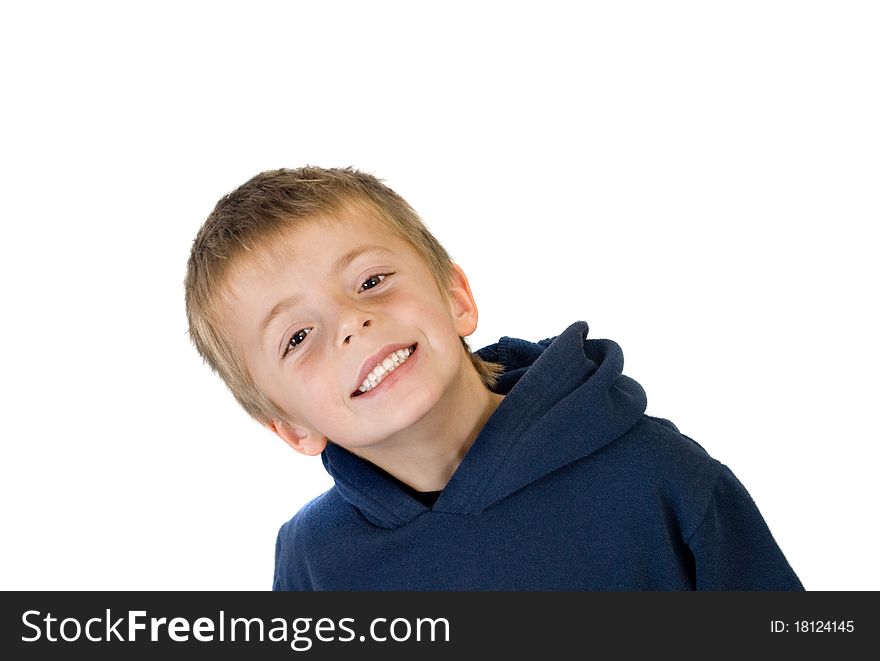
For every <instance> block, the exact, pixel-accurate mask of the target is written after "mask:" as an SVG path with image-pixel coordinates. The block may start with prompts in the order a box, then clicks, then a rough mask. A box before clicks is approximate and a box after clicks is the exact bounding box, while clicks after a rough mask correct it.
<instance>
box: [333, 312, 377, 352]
mask: <svg viewBox="0 0 880 661" xmlns="http://www.w3.org/2000/svg"><path fill="white" fill-rule="evenodd" d="M372 323H373V318H372V315H370V314H369V313H368V312H367V311H366V310H363V309H360V308H357V307H349V308H346V309H343V310H342V311H340V319H339V337H340V343H341V344H343V345H345V344H350V343H351V339H352V338H353V337H354V336H355V335H357V334H358V333H360V332H361V331H362V330H363V329H364V328H368V327H369V326H371V325H372Z"/></svg>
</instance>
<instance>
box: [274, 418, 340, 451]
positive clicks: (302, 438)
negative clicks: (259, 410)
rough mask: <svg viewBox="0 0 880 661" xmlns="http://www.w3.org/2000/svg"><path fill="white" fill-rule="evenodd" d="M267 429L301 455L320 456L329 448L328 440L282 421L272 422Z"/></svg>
mask: <svg viewBox="0 0 880 661" xmlns="http://www.w3.org/2000/svg"><path fill="white" fill-rule="evenodd" d="M265 427H266V428H267V429H269V430H270V431H273V432H275V434H277V435H278V437H279V438H280V439H281V440H282V441H284V442H285V443H287V444H288V445H289V446H290V447H292V448H293V449H294V450H296V451H297V452H299V453H300V454H305V455H309V456H315V455H319V454H321V453H322V452H323V451H324V448H325V447H327V438H326V437H325V436H322V435H321V434H318V433H317V432H313V431H311V430H309V429H305V428H303V427H296V426H292V425H289V424H287V423H286V422H283V421H281V420H270V421H269V422H267V423H265Z"/></svg>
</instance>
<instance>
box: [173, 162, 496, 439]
mask: <svg viewBox="0 0 880 661" xmlns="http://www.w3.org/2000/svg"><path fill="white" fill-rule="evenodd" d="M353 207H356V208H362V209H366V210H368V211H370V212H372V213H373V214H374V215H375V216H376V217H377V218H379V219H380V220H382V221H383V222H385V223H386V224H387V225H388V226H389V228H390V229H391V230H392V231H393V232H395V233H396V234H397V235H399V236H400V237H401V238H402V239H403V240H405V241H406V242H407V243H409V245H411V246H412V247H413V249H415V251H416V252H417V253H418V254H419V255H420V256H421V257H422V259H424V261H425V264H426V265H427V266H428V269H429V270H430V272H431V274H432V276H433V277H434V280H435V281H436V282H437V285H438V286H439V288H440V291H441V293H444V294H445V291H446V285H448V284H449V282H450V278H451V273H452V259H451V258H450V256H449V254H448V253H447V252H446V250H445V249H444V248H443V246H442V245H440V242H439V241H437V239H436V238H435V237H434V236H433V235H432V234H431V233H430V232H429V231H428V229H427V227H425V225H424V223H423V222H422V220H421V218H419V216H418V214H416V212H415V211H414V210H413V209H412V207H410V205H409V204H408V203H407V202H406V201H405V200H404V199H403V198H402V197H400V196H399V195H398V194H397V193H395V192H394V191H393V190H391V189H390V188H388V187H387V186H385V185H384V184H383V183H382V182H381V181H380V180H379V179H377V178H376V177H374V176H372V175H370V174H366V173H364V172H361V171H358V170H355V169H353V168H329V169H327V168H318V167H303V168H298V169H295V170H290V169H280V170H269V171H266V172H262V173H260V174H258V175H256V176H255V177H253V178H251V179H250V180H248V181H247V182H245V183H244V184H242V185H241V186H239V187H238V188H237V189H235V190H234V191H232V192H231V193H229V194H227V195H225V196H224V197H222V198H221V199H220V201H219V202H217V205H216V206H215V207H214V210H213V211H212V212H211V214H210V215H209V216H208V218H207V219H206V220H205V222H204V223H203V224H202V227H201V228H200V229H199V232H198V234H197V235H196V238H195V240H194V241H193V245H192V250H191V252H190V256H189V260H188V262H187V269H186V278H185V280H184V289H185V293H186V314H187V320H188V322H189V336H190V339H191V340H192V342H193V344H194V345H195V348H196V350H197V351H198V352H199V354H200V355H201V356H202V358H203V359H204V361H205V362H206V363H207V364H208V366H209V367H210V368H211V369H212V370H213V371H214V372H215V373H216V374H217V375H219V376H220V378H221V379H222V380H223V381H224V382H225V383H226V385H227V387H228V388H229V390H230V391H231V392H232V394H233V395H234V397H235V399H236V400H237V401H238V403H239V404H241V406H242V407H243V408H244V409H245V411H247V412H248V414H250V415H251V416H252V417H253V418H255V419H256V420H258V421H260V422H268V421H270V420H272V419H281V420H284V418H285V414H284V412H283V411H282V410H281V409H280V408H279V407H278V406H277V405H275V404H274V403H273V402H272V401H271V400H270V399H269V398H268V397H267V396H266V395H265V394H263V392H262V391H260V389H259V388H258V387H257V386H256V384H255V383H254V381H253V379H252V378H251V375H250V373H249V371H248V369H247V367H246V365H245V363H244V360H243V359H242V357H241V355H240V354H239V352H238V351H237V350H236V349H235V347H234V345H233V343H232V341H231V339H230V337H229V336H228V334H227V333H225V332H224V329H223V325H222V322H221V315H220V308H221V305H220V304H221V302H222V300H223V295H224V287H225V285H226V284H227V282H228V279H229V276H230V273H231V272H232V270H233V269H236V268H240V266H241V264H242V262H243V260H244V259H254V258H258V257H260V256H263V255H264V254H265V248H264V247H265V246H266V245H267V239H272V238H275V239H277V238H280V236H281V235H282V234H285V233H287V232H288V231H289V230H290V229H291V228H292V227H294V226H296V224H297V223H299V222H302V221H304V220H312V219H316V218H319V217H323V218H326V217H331V218H332V217H334V216H337V217H338V216H339V215H341V214H342V213H343V212H344V211H345V210H347V209H350V208H353ZM461 342H462V345H463V347H464V350H465V351H466V352H467V355H468V356H469V357H470V360H471V363H472V364H473V366H474V368H475V369H476V371H477V373H478V374H479V376H480V378H481V379H482V381H483V383H484V384H485V385H486V387H487V388H489V389H491V388H493V387H494V386H495V383H496V380H497V378H498V375H499V374H500V373H501V372H502V371H503V367H502V366H501V365H499V364H497V363H490V362H487V361H484V360H482V359H480V358H479V357H478V356H476V355H475V354H474V353H473V352H471V350H470V348H469V347H468V344H467V341H466V340H465V338H461Z"/></svg>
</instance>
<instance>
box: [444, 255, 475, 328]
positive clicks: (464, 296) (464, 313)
mask: <svg viewBox="0 0 880 661" xmlns="http://www.w3.org/2000/svg"><path fill="white" fill-rule="evenodd" d="M449 303H450V312H451V313H452V319H453V322H454V323H455V329H456V331H457V332H458V335H459V337H467V336H468V335H470V334H471V333H473V332H474V331H475V330H476V329H477V317H478V315H477V303H476V301H475V300H474V295H473V294H472V293H471V286H470V283H468V279H467V276H466V275H465V274H464V271H463V270H462V268H461V267H460V266H459V265H458V264H453V265H452V273H451V275H450V283H449Z"/></svg>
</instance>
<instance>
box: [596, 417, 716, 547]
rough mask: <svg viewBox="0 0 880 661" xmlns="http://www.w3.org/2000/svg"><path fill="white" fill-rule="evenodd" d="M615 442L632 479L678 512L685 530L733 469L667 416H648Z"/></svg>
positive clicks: (689, 528) (694, 523) (693, 522)
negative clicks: (679, 428) (729, 469)
mask: <svg viewBox="0 0 880 661" xmlns="http://www.w3.org/2000/svg"><path fill="white" fill-rule="evenodd" d="M613 445H614V446H616V448H615V449H616V452H618V453H619V454H620V455H621V457H622V461H624V462H626V463H627V465H628V467H629V474H630V475H631V476H632V479H633V480H635V481H638V482H639V489H640V490H642V491H645V490H647V491H650V494H651V496H652V497H656V498H658V499H659V500H660V501H661V502H662V503H663V505H664V507H666V508H668V509H669V510H670V511H674V512H675V513H676V518H677V519H678V520H679V521H680V522H681V524H682V529H683V530H684V531H685V534H687V531H690V530H692V529H693V527H694V526H695V525H696V523H697V522H698V521H699V520H700V519H701V518H702V516H703V513H704V512H705V511H706V508H707V507H708V506H709V504H710V502H711V500H712V497H713V492H714V491H715V489H716V486H717V484H718V482H719V480H721V479H723V478H724V476H725V475H726V474H727V473H728V472H729V471H728V469H727V467H726V466H724V464H722V463H721V462H720V461H718V460H717V459H715V458H714V457H712V456H711V455H710V454H709V453H708V452H707V451H706V450H705V449H704V448H703V446H702V445H700V444H699V443H698V442H697V441H695V440H694V439H692V438H690V437H689V436H686V435H685V434H682V433H681V432H680V431H679V430H678V428H677V427H676V426H675V425H674V424H673V423H672V422H670V421H669V420H666V419H664V418H656V417H652V416H649V415H643V416H642V419H641V420H640V421H639V422H638V423H637V424H636V425H634V426H633V427H632V429H630V430H629V432H627V433H626V434H624V436H622V437H621V438H620V439H618V441H617V442H615V443H614V444H613ZM645 495H646V496H647V495H648V494H645Z"/></svg>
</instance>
